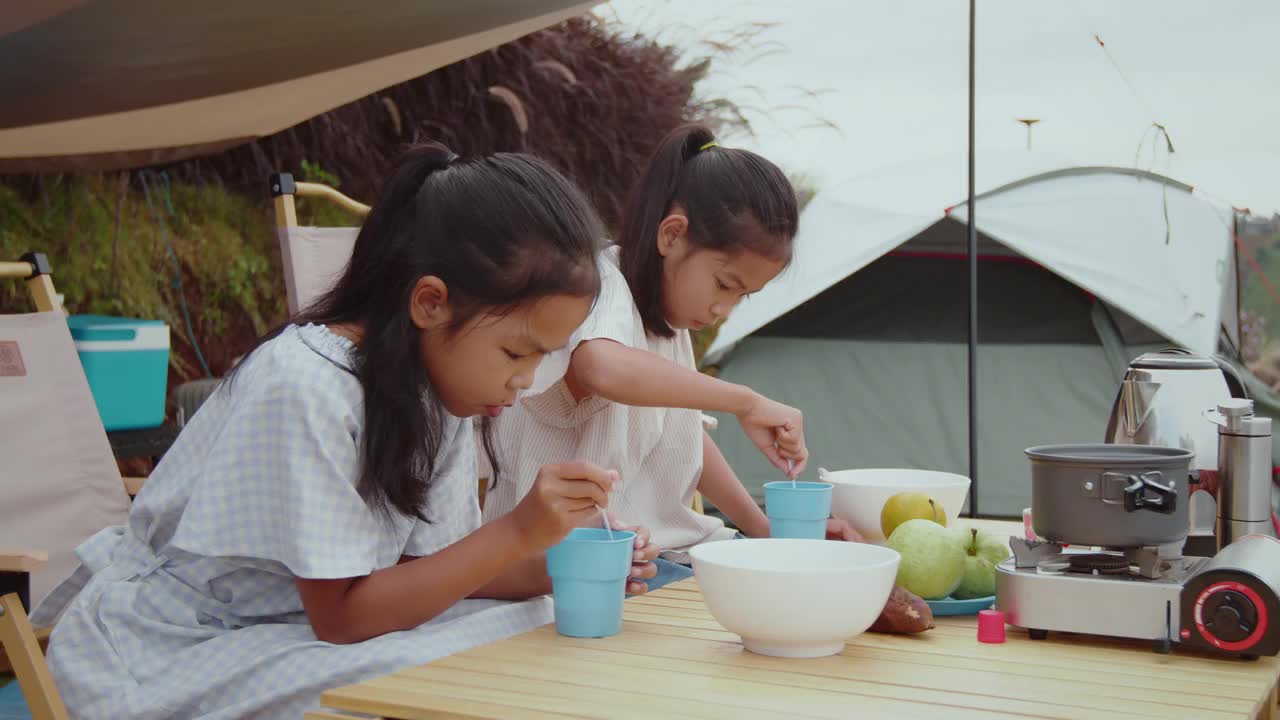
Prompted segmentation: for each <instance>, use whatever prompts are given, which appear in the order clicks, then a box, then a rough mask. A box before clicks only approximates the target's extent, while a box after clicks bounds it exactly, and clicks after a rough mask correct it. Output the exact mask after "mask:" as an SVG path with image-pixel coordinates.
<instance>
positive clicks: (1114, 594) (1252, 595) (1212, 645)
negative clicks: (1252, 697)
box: [996, 535, 1280, 658]
mask: <svg viewBox="0 0 1280 720" xmlns="http://www.w3.org/2000/svg"><path fill="white" fill-rule="evenodd" d="M1010 546H1011V547H1012V549H1013V553H1014V554H1013V557H1011V558H1009V559H1008V560H1005V561H1004V562H1002V563H1001V564H1000V565H999V566H997V567H996V588H997V589H996V607H997V609H999V610H1001V611H1003V612H1004V614H1005V618H1006V620H1007V621H1008V622H1009V624H1011V625H1015V626H1017V627H1022V628H1026V629H1028V630H1029V631H1030V634H1031V637H1032V638H1033V639H1043V638H1045V637H1046V636H1047V635H1048V631H1050V630H1055V631H1062V632H1070V633H1085V634H1091V635H1110V636H1115V637H1126V638H1136V639H1140V640H1150V641H1152V642H1153V644H1154V648H1155V650H1156V651H1157V652H1169V650H1170V649H1171V647H1172V645H1173V643H1183V644H1186V645H1189V646H1198V647H1202V648H1206V649H1209V650H1212V651H1215V652H1221V653H1228V654H1234V655H1240V656H1242V657H1246V658H1256V657H1257V656H1259V655H1275V654H1276V653H1277V652H1278V651H1280V582H1277V581H1278V580H1280V578H1278V577H1277V575H1278V574H1280V542H1278V541H1277V540H1276V539H1275V538H1272V537H1264V536H1257V535H1255V536H1248V537H1244V538H1241V539H1239V540H1237V541H1236V542H1234V543H1232V544H1231V545H1229V546H1227V547H1225V548H1223V549H1222V550H1221V551H1220V552H1219V553H1218V554H1217V555H1216V556H1214V557H1212V558H1202V557H1180V558H1172V559H1169V558H1162V557H1160V553H1159V551H1158V549H1157V548H1154V547H1139V548H1124V549H1101V550H1099V549H1083V548H1076V547H1064V546H1063V545H1061V544H1058V543H1054V542H1048V541H1028V540H1024V539H1021V538H1014V539H1013V540H1011V541H1010Z"/></svg>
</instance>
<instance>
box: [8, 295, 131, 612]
mask: <svg viewBox="0 0 1280 720" xmlns="http://www.w3.org/2000/svg"><path fill="white" fill-rule="evenodd" d="M0 346H4V350H5V352H6V360H7V362H5V363H4V365H5V366H6V367H7V369H6V370H5V371H4V372H3V373H0V397H2V398H4V402H0V427H3V428H4V432H3V433H0V455H3V457H4V465H3V470H0V547H3V548H6V549H10V550H22V551H43V552H45V553H47V554H48V557H49V562H48V564H46V565H45V566H43V567H41V568H40V569H39V570H36V571H35V572H33V573H32V574H31V601H32V603H33V607H34V604H38V603H39V602H40V600H41V599H42V598H44V596H45V595H46V594H48V592H49V590H51V589H52V588H53V586H54V585H56V584H57V583H59V582H61V581H62V580H63V579H65V578H66V577H67V576H69V575H70V574H71V572H72V571H73V570H74V569H75V568H76V565H77V562H78V561H77V559H76V556H75V553H74V551H75V549H76V547H77V546H78V545H80V543H82V542H84V541H85V540H87V539H88V538H89V536H91V535H93V534H94V533H96V532H98V531H99V530H101V529H102V528H104V527H107V526H109V525H118V524H121V523H123V522H125V520H126V518H127V517H128V515H129V496H128V495H126V494H125V489H124V483H123V482H122V481H121V479H120V472H119V470H118V469H117V468H116V462H115V457H114V456H113V455H112V454H111V446H110V444H109V443H108V442H107V433H106V430H104V429H103V427H102V418H101V416H99V414H98V408H97V406H96V405H94V402H93V395H92V393H91V392H90V390H89V382H88V380H86V379H85V374H84V369H83V368H82V367H81V366H80V359H79V357H78V356H77V355H76V349H75V345H74V344H73V342H72V340H71V331H70V330H69V329H68V328H67V318H66V316H65V315H63V314H62V313H60V312H47V313H32V314H26V315H0ZM16 357H20V358H21V361H20V362H14V361H13V360H14V358H16ZM15 367H16V368H18V370H16V371H15V370H14V368H15Z"/></svg>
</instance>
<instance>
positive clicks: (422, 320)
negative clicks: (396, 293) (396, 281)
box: [409, 275, 452, 330]
mask: <svg viewBox="0 0 1280 720" xmlns="http://www.w3.org/2000/svg"><path fill="white" fill-rule="evenodd" d="M451 317H452V313H450V312H449V287H448V286H447V285H445V284H444V281H443V280H441V279H440V278H438V277H436V276H435V275H423V276H422V277H420V278H418V282H417V283H416V284H415V285H414V286H413V292H412V293H410V295H409V318H410V319H411V320H413V324H414V325H416V326H417V327H418V329H419V330H437V329H439V328H442V327H445V326H446V325H448V324H449V320H450V319H451Z"/></svg>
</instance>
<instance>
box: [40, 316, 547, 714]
mask: <svg viewBox="0 0 1280 720" xmlns="http://www.w3.org/2000/svg"><path fill="white" fill-rule="evenodd" d="M351 350H352V348H351V344H350V342H349V341H347V340H345V339H343V338H341V337H339V336H337V335H334V334H333V333H331V332H329V331H328V330H327V329H325V328H323V327H318V326H306V327H291V328H289V329H287V330H285V332H284V333H283V334H282V335H280V336H279V337H278V338H276V339H274V340H272V341H270V342H268V343H266V344H265V345H263V346H262V347H261V348H260V349H259V350H258V351H257V352H256V353H254V354H253V355H252V356H250V358H249V359H248V361H246V364H245V366H244V367H243V368H241V371H240V372H239V374H238V376H237V377H236V378H235V379H234V381H233V382H232V383H231V384H230V385H229V386H228V385H227V384H224V385H223V386H222V387H220V388H219V389H218V391H217V392H216V393H214V395H213V396H212V397H211V398H210V399H209V400H208V402H207V403H206V405H205V406H204V407H202V408H201V410H200V412H199V413H197V415H196V416H195V417H194V418H193V419H192V422H191V423H190V424H189V425H188V426H187V427H186V428H185V429H184V430H183V432H182V435H181V436H180V437H179V438H178V441H177V442H176V443H175V444H174V446H173V448H172V450H170V452H169V454H168V455H166V456H165V458H164V460H163V462H161V463H160V465H159V466H158V467H157V468H156V470H155V472H154V473H153V474H152V475H151V477H150V478H149V479H148V481H147V484H146V486H145V488H144V489H143V491H142V493H141V494H140V495H139V496H138V497H137V499H136V501H135V503H134V506H133V509H132V511H131V512H130V515H129V522H128V524H127V525H125V526H118V527H112V528H108V529H106V530H103V531H102V532H100V533H98V534H97V535H95V536H94V537H92V538H90V539H89V540H88V541H86V542H85V543H84V544H83V545H82V546H81V547H80V548H79V549H78V550H77V554H78V555H79V558H80V562H81V565H80V568H79V569H78V570H77V571H76V572H75V573H74V574H73V575H72V577H71V578H70V579H69V580H67V581H66V582H65V583H63V584H62V585H61V586H59V587H58V588H57V589H55V590H54V592H52V593H51V594H50V595H49V597H48V598H47V599H46V600H45V602H44V603H42V604H41V606H40V607H38V608H37V609H36V612H35V614H34V616H33V620H35V621H36V622H37V623H49V622H51V621H53V620H54V619H55V618H56V619H57V626H56V628H55V630H54V632H53V636H52V638H51V640H50V646H49V654H48V660H49V665H50V669H51V670H52V672H53V675H54V678H55V681H56V683H57V685H58V687H59V690H60V691H61V693H62V696H63V698H64V699H65V700H66V703H67V706H68V708H69V709H70V711H71V713H72V715H74V716H75V717H78V718H126V717H127V718H135V719H138V720H142V719H145V718H178V717H181V718H197V717H199V718H240V717H255V718H258V717H282V718H285V717H287V718H294V719H296V718H299V717H301V716H302V712H303V711H304V710H306V709H308V708H312V707H314V706H316V705H317V702H318V696H319V693H320V692H321V691H322V690H325V689H328V688H332V687H335V686H338V685H343V684H347V683H351V682H356V681H359V680H361V679H365V678H368V677H371V676H376V675H380V674H386V673H390V672H394V671H396V670H399V669H402V668H404V667H407V666H411V665H416V664H421V663H426V662H429V661H431V660H433V659H436V658H439V657H443V656H445V655H449V654H452V653H456V652H459V651H461V650H465V649H468V648H471V647H475V646H477V645H481V644H484V643H488V642H492V641H494V640H498V639H501V638H505V637H509V636H511V635H515V634H518V633H521V632H525V631H528V630H531V629H533V628H535V627H538V626H540V625H543V624H546V623H548V622H551V620H552V613H551V603H550V600H549V599H548V598H539V599H536V600H532V601H528V602H523V603H511V602H499V601H490V600H465V601H463V602H461V603H458V604H457V605H455V606H454V607H453V608H451V609H450V610H448V611H447V612H445V613H444V614H443V615H441V616H439V617H437V618H436V619H434V620H432V621H431V622H428V623H426V624H424V625H421V626H419V627H418V628H415V629H413V630H409V631H405V632H396V633H390V634H388V635H383V636H381V637H378V638H374V639H372V640H368V641H366V642H362V643H356V644H352V645H332V644H329V643H325V642H321V641H319V640H317V639H316V636H315V633H314V632H313V631H312V629H311V626H310V624H309V623H308V622H307V619H306V616H305V614H304V613H303V608H302V601H301V599H300V597H299V595H298V591H297V588H296V585H295V582H294V581H295V579H296V578H298V577H304V578H345V577H353V576H360V575H367V574H369V573H371V572H373V571H374V570H377V569H379V568H384V567H388V566H391V565H394V564H395V563H396V561H397V560H398V559H399V558H400V556H401V555H429V554H431V553H433V552H435V551H437V550H439V549H441V548H443V547H445V546H447V545H450V544H452V543H454V542H456V541H457V540H459V539H461V538H462V537H464V536H465V535H467V534H468V533H470V532H472V531H474V530H475V529H476V528H477V527H479V525H480V510H479V507H478V503H477V498H476V478H477V474H476V458H475V441H474V439H473V437H472V434H471V433H472V429H471V423H470V422H469V421H465V420H459V419H456V418H450V419H449V421H448V422H447V424H446V428H445V437H444V442H443V444H442V447H443V451H442V454H441V456H440V458H439V460H438V461H437V467H436V476H435V479H434V484H433V486H432V489H431V492H430V495H429V497H428V499H427V508H428V509H427V517H428V520H429V521H430V523H425V522H422V521H421V520H418V519H416V518H411V517H405V516H398V517H394V518H391V519H390V520H389V521H388V520H386V519H384V518H383V517H381V516H379V515H377V514H375V513H373V512H371V511H370V509H369V508H368V507H367V506H366V505H365V503H364V501H363V500H362V499H361V497H360V495H359V494H358V493H357V492H356V489H355V487H354V482H355V478H356V476H357V468H358V466H359V448H360V437H361V431H362V425H363V417H364V416H363V411H362V394H361V390H360V386H359V384H358V382H357V381H356V379H355V378H354V377H353V376H352V375H351V374H350V373H349V372H347V371H346V370H344V369H343V368H344V367H349V366H350V361H351Z"/></svg>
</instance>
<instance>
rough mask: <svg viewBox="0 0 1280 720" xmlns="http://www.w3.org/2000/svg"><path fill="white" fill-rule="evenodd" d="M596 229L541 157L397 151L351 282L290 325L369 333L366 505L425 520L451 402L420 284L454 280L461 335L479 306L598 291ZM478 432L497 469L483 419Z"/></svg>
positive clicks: (428, 148)
mask: <svg viewBox="0 0 1280 720" xmlns="http://www.w3.org/2000/svg"><path fill="white" fill-rule="evenodd" d="M601 237H603V233H602V230H601V225H600V221H599V219H598V218H597V217H596V214H595V212H594V211H593V210H592V209H591V206H590V204H589V203H588V202H587V201H586V199H585V198H584V197H583V195H582V193H581V192H580V191H579V190H578V189H577V188H576V187H575V186H574V185H573V184H572V183H571V182H569V180H567V179H566V178H565V177H564V176H562V175H561V174H560V173H558V172H556V171H555V170H554V169H553V168H551V167H550V166H549V165H547V164H546V163H544V162H542V161H540V160H538V159H536V158H534V157H531V156H528V155H520V154H510V153H499V154H496V155H492V156H489V157H483V158H476V159H470V160H460V159H458V158H457V156H456V155H454V154H453V153H451V152H450V151H449V150H448V149H447V148H445V147H444V146H443V145H439V144H436V143H429V144H425V145H419V146H417V147H413V148H411V149H409V150H408V151H407V152H406V153H405V154H404V155H403V156H402V157H401V158H400V160H399V163H398V164H397V166H396V168H395V170H393V171H392V173H391V176H390V177H389V178H388V179H387V181H386V183H385V184H384V186H383V188H382V192H381V195H380V197H379V198H378V201H377V202H376V203H375V204H374V206H373V210H372V211H371V212H370V213H369V216H368V218H366V220H365V222H364V225H363V227H361V228H360V234H359V236H358V237H357V238H356V243H355V248H354V250H353V251H352V255H351V260H350V262H349V264H348V265H347V268H346V270H345V272H344V273H343V274H342V277H341V278H340V279H339V280H338V281H337V284H336V285H334V287H333V289H332V290H330V291H329V292H328V293H326V294H325V295H323V296H321V297H320V298H319V299H318V300H316V302H315V303H313V304H312V305H311V306H309V307H308V308H306V309H305V310H304V311H303V312H301V313H299V314H298V315H297V316H296V317H294V318H293V319H292V320H291V321H290V324H295V325H302V324H306V323H316V324H325V325H333V324H351V325H358V326H359V327H360V328H361V329H362V335H361V339H360V341H359V342H358V343H357V349H356V353H355V355H356V357H355V367H353V368H351V371H352V372H353V373H354V374H355V375H356V377H357V378H359V380H360V386H361V388H362V389H363V391H364V415H365V423H364V437H363V447H362V448H361V450H362V462H361V468H362V469H361V471H360V473H361V474H360V478H359V483H358V485H357V487H358V489H359V492H360V494H361V496H362V497H363V498H364V499H365V502H366V503H368V504H369V506H370V507H371V508H373V509H375V510H376V511H380V512H383V513H386V512H388V511H390V510H391V509H394V510H396V511H399V512H400V513H401V514H404V515H408V516H410V517H414V516H416V517H420V518H423V519H424V520H425V519H427V518H426V516H425V510H426V508H425V500H426V497H427V491H428V488H429V486H430V483H431V477H432V474H433V473H434V470H435V463H436V459H437V456H438V455H439V453H440V450H441V447H440V446H441V441H442V437H441V435H442V430H443V423H444V421H445V413H446V411H445V409H444V407H443V405H441V404H440V402H439V401H438V399H436V397H435V393H433V392H429V391H430V390H431V388H430V380H429V379H428V377H427V373H426V371H425V370H424V369H423V367H422V364H421V362H420V359H419V354H418V353H419V350H418V348H419V345H420V343H419V341H420V337H421V332H422V331H421V330H419V329H418V328H417V326H416V325H414V324H413V321H412V320H411V319H410V317H409V302H410V296H411V294H412V291H413V288H414V286H415V284H416V283H417V282H418V280H419V279H420V278H422V277H423V276H426V275H434V276H436V277H438V278H440V279H441V280H443V281H444V282H445V284H446V285H447V286H448V288H449V301H448V302H449V307H450V310H451V312H452V318H451V327H450V328H448V329H447V330H446V332H450V333H454V332H457V331H458V330H459V329H460V328H461V327H462V326H463V325H465V324H466V323H467V322H468V321H469V320H471V319H472V318H474V317H476V316H477V315H478V314H480V313H482V312H483V313H492V314H502V313H505V312H510V311H511V310H513V309H515V308H516V307H517V306H520V305H523V304H525V303H528V302H531V301H535V300H537V299H539V298H544V297H547V296H551V295H574V296H579V297H587V296H590V297H594V296H595V295H596V294H597V293H598V292H599V290H600V276H599V272H598V270H597V268H596V264H595V253H596V250H597V246H598V244H599V242H600V238H601ZM286 327H287V326H286ZM282 329H283V328H281V329H280V330H282ZM280 330H277V331H276V332H275V333H273V335H275V334H279V332H280ZM270 337H271V336H270V335H269V336H268V337H267V338H264V341H265V340H266V339H269V338H270ZM243 365H244V361H242V362H241V365H240V366H243ZM424 392H427V393H428V395H429V401H428V402H425V403H424V402H423V393H424ZM481 432H482V437H483V444H484V448H485V452H486V453H487V454H488V456H489V461H490V463H492V466H493V471H494V476H495V477H496V475H497V472H498V464H497V457H496V454H495V453H494V447H493V439H492V433H491V428H490V425H489V419H488V418H485V419H483V420H482V421H481Z"/></svg>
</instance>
